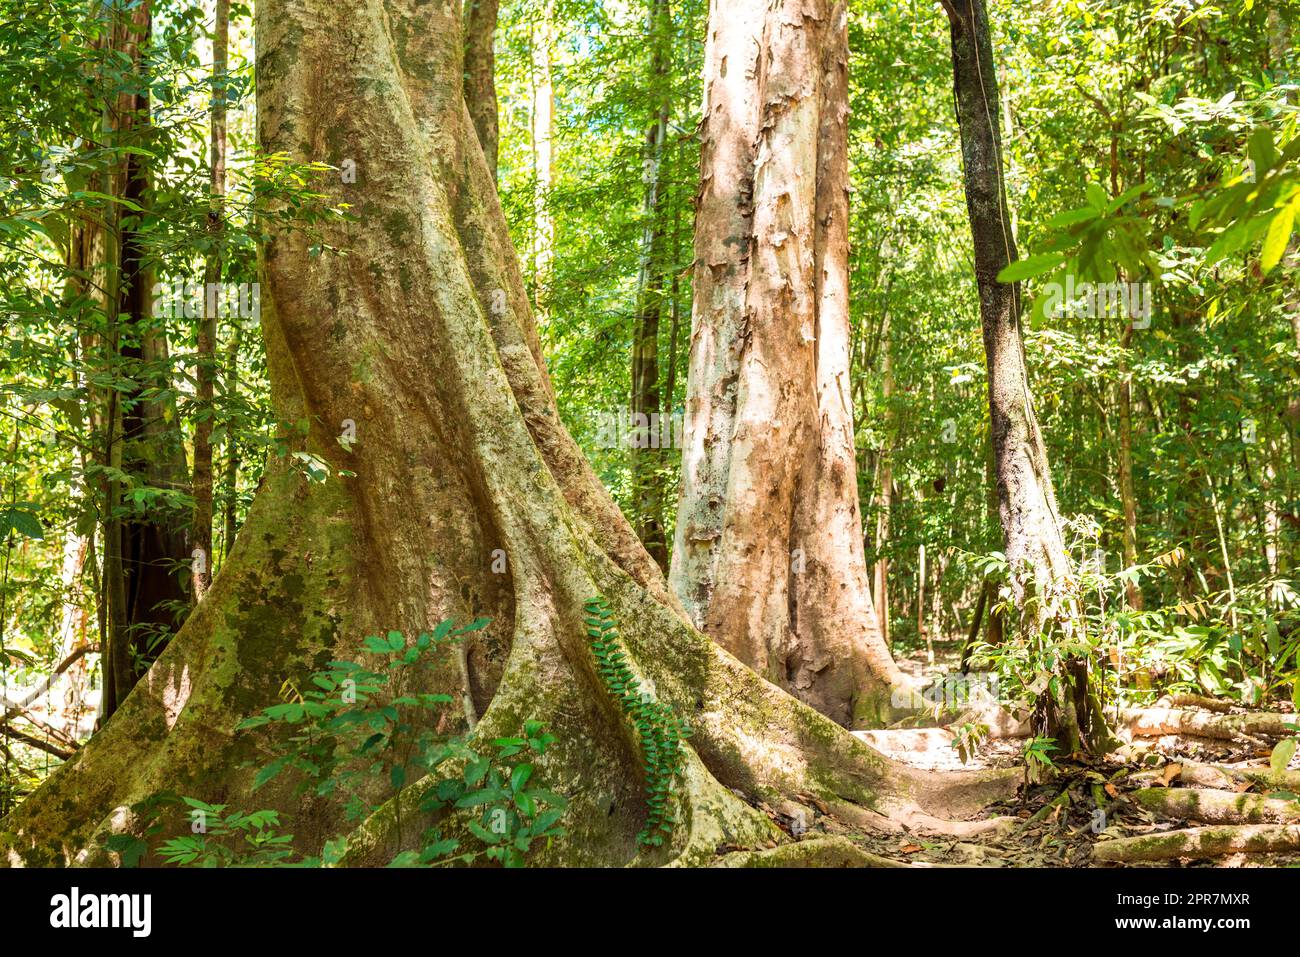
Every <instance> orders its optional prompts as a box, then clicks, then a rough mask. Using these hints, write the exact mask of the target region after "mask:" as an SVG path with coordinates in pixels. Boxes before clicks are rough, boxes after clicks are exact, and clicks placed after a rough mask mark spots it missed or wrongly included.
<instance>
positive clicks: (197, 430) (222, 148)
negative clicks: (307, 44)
mask: <svg viewBox="0 0 1300 957" xmlns="http://www.w3.org/2000/svg"><path fill="white" fill-rule="evenodd" d="M229 42H230V2H229V0H216V19H215V24H214V26H213V30H212V93H211V97H212V101H211V102H212V106H211V131H210V136H209V144H208V147H209V156H208V203H209V206H208V237H209V239H210V240H211V242H212V248H211V249H210V250H209V252H208V256H207V263H206V265H205V267H204V271H203V285H204V292H205V295H204V297H203V302H204V307H203V319H202V320H201V322H200V323H199V336H198V348H197V350H196V355H195V370H194V371H195V382H196V389H195V392H196V395H195V400H196V401H195V417H194V481H193V488H194V520H193V523H192V524H193V527H192V529H191V533H190V536H191V537H190V544H191V545H192V546H193V547H192V549H191V553H190V558H191V561H190V581H191V583H192V587H193V593H194V601H195V602H200V601H202V600H203V595H204V594H205V593H206V592H207V590H208V586H209V585H210V584H211V583H212V565H213V562H214V560H215V557H214V555H213V553H212V517H213V516H212V481H213V479H212V416H213V413H214V406H213V402H212V399H213V395H214V394H215V391H216V389H215V386H216V379H217V363H216V359H217V330H218V326H217V323H218V315H217V312H218V310H217V308H216V304H217V303H218V302H220V301H221V297H220V296H219V295H214V294H213V293H212V292H211V290H214V289H215V288H217V284H218V283H220V282H221V258H222V257H221V240H222V233H223V231H224V224H225V200H226V63H227V47H228V45H229Z"/></svg>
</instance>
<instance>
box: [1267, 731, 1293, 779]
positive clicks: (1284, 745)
mask: <svg viewBox="0 0 1300 957" xmlns="http://www.w3.org/2000/svg"><path fill="white" fill-rule="evenodd" d="M1295 750H1296V739H1295V738H1283V739H1282V740H1281V741H1279V742H1278V743H1277V744H1275V745H1274V746H1273V753H1272V754H1271V755H1269V759H1268V766H1269V767H1270V768H1272V769H1273V773H1274V774H1281V773H1282V772H1283V771H1285V770H1286V767H1287V765H1288V764H1290V763H1291V759H1292V758H1293V757H1295Z"/></svg>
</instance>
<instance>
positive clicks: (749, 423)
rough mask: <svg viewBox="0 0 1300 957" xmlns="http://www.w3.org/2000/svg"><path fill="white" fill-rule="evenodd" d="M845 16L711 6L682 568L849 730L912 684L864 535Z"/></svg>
mask: <svg viewBox="0 0 1300 957" xmlns="http://www.w3.org/2000/svg"><path fill="white" fill-rule="evenodd" d="M846 18H847V13H846V8H845V5H844V4H843V3H841V2H831V0H784V2H781V3H777V4H775V5H773V6H771V7H770V8H769V7H768V6H767V5H766V4H762V3H758V2H756V0H716V2H715V3H714V5H713V7H712V10H711V15H710V18H709V27H708V37H707V45H706V52H705V68H704V77H705V109H704V119H703V122H702V126H701V129H702V140H703V147H702V154H701V168H700V194H699V198H698V202H697V214H696V228H695V252H696V266H695V296H694V317H693V326H694V332H693V335H692V343H691V358H690V372H689V380H688V386H687V405H686V426H685V430H684V431H685V449H684V451H683V455H682V487H681V499H680V502H679V505H678V516H677V527H676V534H675V537H674V543H673V564H672V570H671V579H672V583H673V587H674V589H675V590H676V592H677V594H678V596H679V597H680V598H681V601H682V603H683V605H685V607H686V610H687V612H688V613H689V614H690V616H691V619H692V621H694V622H695V623H696V625H697V626H699V627H701V628H702V629H703V630H704V631H705V633H706V634H708V635H710V636H712V637H713V638H714V639H715V640H716V641H717V642H719V643H720V644H721V645H722V646H723V647H724V648H726V649H727V650H728V651H730V652H731V653H732V654H734V655H736V656H737V657H738V658H740V660H742V661H744V662H746V663H747V664H749V665H750V666H751V667H753V668H754V669H755V670H757V671H758V672H760V673H761V674H762V675H764V676H765V677H766V678H768V679H769V680H771V681H773V682H774V683H776V684H778V685H780V686H781V687H783V688H786V689H787V690H789V691H791V692H792V693H793V694H795V695H797V696H798V697H799V698H800V699H801V700H803V701H805V702H807V703H809V704H811V705H812V706H813V707H815V708H817V709H818V710H819V711H821V712H822V713H823V714H826V715H828V716H830V717H832V718H833V719H834V720H835V721H838V722H840V723H841V724H845V725H848V724H855V725H875V724H877V723H879V722H881V721H884V720H885V719H886V718H888V717H889V715H890V713H891V704H890V702H891V697H892V695H891V691H892V689H894V688H905V687H908V685H907V679H906V678H905V676H904V675H903V674H902V673H901V672H900V671H899V670H898V668H897V666H896V665H895V664H894V662H893V660H892V659H891V658H890V656H889V651H888V648H887V647H886V646H885V643H884V641H883V639H882V636H881V630H880V623H879V620H878V618H877V615H876V610H875V606H874V604H873V602H872V599H871V590H870V582H869V576H868V573H867V567H866V559H865V555H864V552H863V546H862V518H861V513H860V510H859V505H858V485H857V463H856V458H855V454H854V445H853V423H852V412H851V411H850V408H851V406H850V400H849V382H848V372H849V352H848V349H849V325H848V223H847V220H848V194H847V187H848V154H847V129H846V119H847V113H848V100H847V97H848V93H847V83H848V76H847V59H848V37H847V27H846Z"/></svg>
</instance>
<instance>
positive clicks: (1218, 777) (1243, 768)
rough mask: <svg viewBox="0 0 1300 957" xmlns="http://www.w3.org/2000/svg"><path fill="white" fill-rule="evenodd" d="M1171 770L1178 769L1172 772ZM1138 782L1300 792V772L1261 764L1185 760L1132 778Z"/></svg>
mask: <svg viewBox="0 0 1300 957" xmlns="http://www.w3.org/2000/svg"><path fill="white" fill-rule="evenodd" d="M1168 767H1173V768H1174V769H1175V770H1174V771H1173V772H1172V776H1171V772H1170V771H1168V770H1167V768H1168ZM1129 780H1130V781H1133V782H1135V783H1148V782H1155V781H1162V782H1164V783H1166V784H1173V783H1178V784H1186V785H1189V786H1194V787H1202V788H1211V789H1220V790H1227V791H1236V790H1239V789H1240V786H1241V785H1260V786H1262V787H1271V788H1276V789H1278V790H1281V791H1300V771H1274V770H1272V769H1271V768H1269V767H1265V766H1260V765H1232V764H1200V763H1198V762H1196V761H1182V762H1179V763H1178V764H1176V765H1167V766H1166V769H1162V770H1158V771H1141V772H1139V773H1137V774H1134V775H1131V776H1130V777H1129Z"/></svg>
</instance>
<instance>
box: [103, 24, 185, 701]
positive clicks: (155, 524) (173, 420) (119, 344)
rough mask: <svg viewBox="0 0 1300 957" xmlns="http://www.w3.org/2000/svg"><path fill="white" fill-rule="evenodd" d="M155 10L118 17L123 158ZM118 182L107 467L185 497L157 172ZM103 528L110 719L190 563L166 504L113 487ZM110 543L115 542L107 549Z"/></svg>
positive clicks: (138, 103) (142, 99)
mask: <svg viewBox="0 0 1300 957" xmlns="http://www.w3.org/2000/svg"><path fill="white" fill-rule="evenodd" d="M150 17H151V14H150V4H149V3H147V2H144V3H140V4H139V5H138V6H135V7H133V8H131V9H130V10H122V11H119V12H118V13H116V14H115V19H114V26H113V49H114V50H116V51H118V52H120V54H121V55H122V57H123V62H129V63H132V64H133V68H134V70H135V71H136V72H137V73H138V74H139V76H140V79H141V84H140V90H138V91H137V90H131V89H125V90H122V91H121V92H119V94H118V96H117V98H116V103H115V104H114V105H113V107H112V108H111V115H110V129H111V137H112V144H113V145H114V147H115V148H118V149H121V148H124V147H130V146H138V145H140V144H142V143H147V141H148V138H149V137H150V136H151V134H152V123H151V120H150V106H149V95H148V92H147V86H145V85H144V82H143V81H144V79H145V72H144V71H145V69H146V68H145V65H144V57H143V56H142V51H143V49H144V47H145V46H146V45H147V44H148V42H149V37H150V22H151V19H150ZM115 163H116V165H115V169H114V171H113V174H112V177H111V183H112V192H113V195H114V196H118V197H121V198H122V199H124V200H126V202H127V203H129V204H131V205H130V206H127V207H125V210H126V211H123V209H124V207H123V206H122V205H121V204H118V203H114V204H113V205H114V210H115V212H114V213H113V214H112V215H111V217H110V219H111V221H112V223H113V237H112V242H110V246H111V247H112V250H113V251H112V257H111V259H110V261H109V271H110V272H111V273H112V277H113V278H112V280H111V282H110V289H111V298H112V312H111V318H110V325H111V327H112V328H113V330H114V332H113V333H112V340H113V342H112V349H111V353H110V358H111V361H112V362H113V363H114V365H115V366H116V368H117V370H118V372H119V373H124V374H125V375H127V376H128V377H129V378H130V379H131V381H132V383H133V384H132V386H131V387H130V388H129V390H127V391H125V392H122V391H120V390H119V389H113V390H112V392H111V398H110V403H109V404H110V409H111V414H110V415H109V418H108V421H109V433H108V447H107V459H108V461H109V462H110V464H112V465H113V466H114V467H115V468H118V469H120V470H121V471H123V472H125V473H126V474H128V475H130V476H132V479H133V481H134V482H135V483H137V484H138V485H140V486H145V487H149V488H154V489H163V490H172V491H180V490H182V489H185V488H187V487H188V485H189V482H188V474H187V472H188V470H187V468H186V465H185V452H184V444H183V439H182V436H181V432H180V421H179V419H178V417H177V416H176V410H175V404H174V402H173V401H172V400H171V399H170V398H169V397H168V396H169V395H170V391H169V387H170V381H169V377H168V372H167V366H168V362H169V359H168V347H167V338H166V331H165V329H163V328H161V327H160V324H159V321H158V320H156V319H155V318H154V317H153V270H152V264H151V262H150V259H149V255H150V254H149V252H148V250H147V249H146V246H145V242H144V237H143V234H142V230H141V225H142V224H141V220H142V219H143V217H144V215H146V214H145V213H140V212H136V211H134V210H133V209H132V207H136V208H138V209H144V210H147V209H148V208H149V206H150V201H151V200H150V187H149V171H148V168H147V166H146V164H145V162H144V161H143V159H142V157H141V156H140V155H139V154H137V153H134V152H127V153H123V154H122V155H121V156H119V157H117V158H116V161H115ZM108 506H109V507H108V509H107V511H106V525H105V539H106V541H105V549H104V555H105V582H106V585H107V590H106V595H107V598H108V599H109V600H110V601H111V602H112V603H113V605H112V606H111V607H110V608H109V611H108V621H109V623H110V634H109V647H108V648H107V649H105V660H106V661H107V662H109V664H110V665H111V668H112V671H113V680H112V682H111V683H110V682H108V681H106V682H105V705H104V714H105V716H107V715H111V714H112V713H113V711H114V709H116V707H118V706H119V705H120V704H121V702H122V700H123V698H124V697H125V695H126V693H127V692H128V691H130V689H131V688H132V687H133V686H134V685H135V682H136V680H137V679H138V677H139V676H140V674H141V673H143V671H144V669H145V668H147V667H148V664H149V662H151V661H152V660H153V659H154V658H156V657H157V655H158V653H159V651H161V649H162V647H163V645H165V644H166V642H167V640H168V639H169V638H170V636H171V634H172V633H173V632H174V631H175V629H176V628H177V627H178V626H179V624H180V620H181V619H182V618H183V616H184V609H186V608H187V607H188V604H189V596H188V595H187V594H186V590H185V587H184V585H183V584H182V582H183V574H184V570H185V569H186V568H187V567H188V564H187V562H188V558H189V553H188V551H187V549H186V547H185V526H186V524H187V518H188V516H186V515H184V514H182V512H181V511H180V510H179V509H177V508H174V507H168V506H167V505H165V504H160V505H157V506H154V507H152V508H151V509H149V510H148V511H147V512H146V511H145V509H144V508H143V507H141V506H139V505H137V504H135V503H131V504H129V505H128V504H127V503H126V501H125V500H124V498H123V488H122V486H121V483H120V482H119V481H110V483H109V495H108ZM109 539H112V540H111V541H109ZM107 670H108V669H106V671H107Z"/></svg>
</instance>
